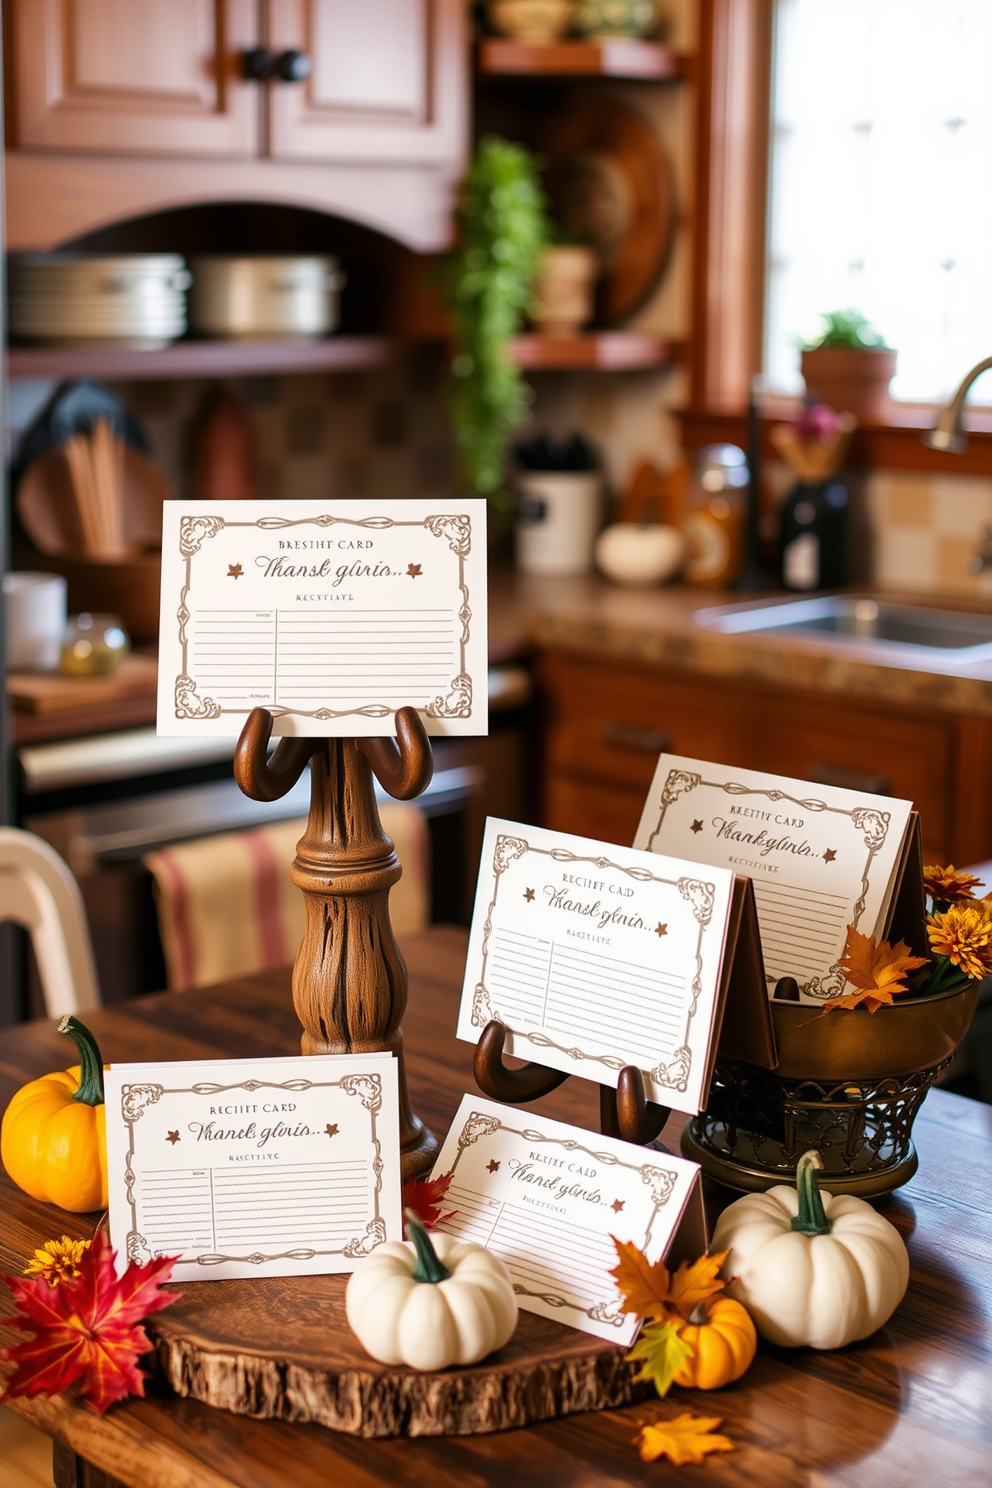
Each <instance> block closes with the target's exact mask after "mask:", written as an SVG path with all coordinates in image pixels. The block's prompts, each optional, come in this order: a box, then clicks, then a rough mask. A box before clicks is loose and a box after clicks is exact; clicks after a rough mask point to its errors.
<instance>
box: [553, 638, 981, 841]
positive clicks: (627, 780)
mask: <svg viewBox="0 0 992 1488" xmlns="http://www.w3.org/2000/svg"><path fill="white" fill-rule="evenodd" d="M538 680H539V684H540V687H541V690H542V694H543V709H544V718H545V724H546V736H545V746H544V755H543V766H542V800H543V813H542V820H543V821H544V823H545V825H547V826H549V827H552V828H555V829H557V830H559V831H564V832H576V833H579V834H581V835H584V836H593V837H600V838H604V839H605V840H607V841H611V842H620V843H629V842H632V841H633V837H634V832H635V830H636V828H637V824H638V822H639V820H640V815H641V810H642V808H643V806H644V800H645V797H646V794H647V790H648V787H649V785H650V783H651V778H652V776H653V774H654V767H655V764H656V762H657V757H658V755H659V753H661V751H662V750H663V749H664V750H667V751H669V752H671V753H674V754H684V755H690V756H695V757H696V758H699V759H710V760H716V761H719V762H720V763H722V764H728V765H740V766H742V767H744V768H747V769H753V770H770V771H774V772H775V773H776V774H780V775H791V776H794V777H796V778H798V779H803V780H816V781H820V782H822V783H824V784H833V785H841V786H846V787H849V788H852V789H855V790H869V791H873V792H876V793H879V794H883V795H892V796H898V797H902V798H904V799H908V800H911V801H913V802H914V804H915V806H916V808H917V810H918V811H919V812H920V819H921V824H922V828H923V847H924V857H925V860H926V861H927V862H941V863H949V862H954V863H968V862H975V861H978V860H981V859H983V858H987V857H988V856H989V855H990V853H989V850H990V847H992V790H990V788H989V786H988V785H987V784H986V779H987V776H988V770H987V767H983V766H982V763H981V762H982V760H983V759H984V760H986V761H987V760H988V759H989V758H990V757H992V719H989V718H977V717H970V716H967V715H960V714H954V713H941V712H939V711H936V710H933V709H924V708H923V707H921V706H913V705H904V704H900V703H895V702H888V701H884V702H881V701H880V702H876V701H874V700H873V701H866V700H864V699H863V698H860V697H854V696H845V695H844V694H835V693H832V694H830V695H824V694H822V693H814V692H810V691H806V690H803V689H801V688H797V687H791V686H786V685H781V686H779V685H775V684H770V683H768V682H764V681H761V682H757V681H753V680H751V679H749V678H746V677H743V676H728V677H720V676H702V675H693V674H692V673H689V672H678V671H675V670H666V669H663V668H655V667H651V666H644V665H640V664H636V663H627V662H618V661H616V660H615V659H605V658H603V657H601V656H599V657H597V656H592V655H584V654H581V653H578V652H566V651H560V650H554V649H551V650H548V651H546V652H544V654H543V655H542V656H541V657H540V660H539V667H538Z"/></svg>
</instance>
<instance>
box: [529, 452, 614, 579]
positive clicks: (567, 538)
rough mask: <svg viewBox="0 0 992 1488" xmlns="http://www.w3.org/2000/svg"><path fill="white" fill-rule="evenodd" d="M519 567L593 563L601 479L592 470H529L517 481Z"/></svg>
mask: <svg viewBox="0 0 992 1488" xmlns="http://www.w3.org/2000/svg"><path fill="white" fill-rule="evenodd" d="M517 492H518V501H517V567H518V568H519V569H520V572H521V573H530V574H583V573H588V572H589V570H590V569H591V568H592V551H593V544H594V543H595V541H596V534H597V532H598V531H599V528H600V520H601V515H602V507H603V481H602V477H601V476H600V475H599V474H598V472H596V471H594V470H581V471H574V470H554V471H536V470H530V471H527V472H526V473H525V474H523V475H521V476H520V478H519V480H518V481H517Z"/></svg>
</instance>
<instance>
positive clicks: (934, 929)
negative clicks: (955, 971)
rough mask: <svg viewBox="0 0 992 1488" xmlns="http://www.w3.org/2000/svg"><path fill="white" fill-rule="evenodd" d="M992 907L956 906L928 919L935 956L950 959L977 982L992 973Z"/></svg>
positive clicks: (977, 905) (952, 963)
mask: <svg viewBox="0 0 992 1488" xmlns="http://www.w3.org/2000/svg"><path fill="white" fill-rule="evenodd" d="M990 910H992V906H990V905H988V904H986V903H985V902H984V901H983V902H982V903H981V904H963V905H962V904H952V905H951V907H950V909H947V910H945V911H944V912H943V914H932V915H928V916H927V935H928V936H929V937H930V948H931V950H932V951H933V953H934V955H935V956H946V957H947V959H948V961H950V963H951V965H952V966H957V967H958V968H959V969H960V970H961V971H963V972H964V974H965V976H966V977H969V978H971V980H973V981H977V980H978V978H979V977H983V976H986V975H987V974H988V973H989V972H992V913H990Z"/></svg>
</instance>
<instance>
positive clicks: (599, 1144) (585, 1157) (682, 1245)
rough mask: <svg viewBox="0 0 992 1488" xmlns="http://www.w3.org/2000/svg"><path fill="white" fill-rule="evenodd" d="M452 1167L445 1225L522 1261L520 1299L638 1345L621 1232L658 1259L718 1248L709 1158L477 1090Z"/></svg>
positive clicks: (446, 1152)
mask: <svg viewBox="0 0 992 1488" xmlns="http://www.w3.org/2000/svg"><path fill="white" fill-rule="evenodd" d="M442 1173H451V1174H452V1180H451V1187H450V1188H449V1189H448V1191H447V1193H446V1194H445V1199H444V1202H445V1206H446V1207H450V1208H451V1209H453V1210H454V1211H455V1212H454V1216H453V1218H451V1219H443V1220H442V1221H441V1223H440V1225H439V1226H438V1228H439V1229H442V1230H446V1231H447V1232H448V1234H450V1235H454V1236H455V1237H456V1238H457V1239H459V1240H473V1241H475V1242H476V1244H478V1245H484V1246H485V1247H486V1249H487V1250H491V1251H492V1252H493V1253H494V1254H495V1255H498V1256H499V1257H500V1258H501V1259H502V1260H504V1261H505V1262H506V1264H507V1266H508V1267H509V1268H510V1276H511V1278H512V1280H513V1290H514V1291H515V1292H516V1294H517V1300H518V1302H519V1303H520V1306H521V1307H523V1308H525V1309H526V1310H527V1311H528V1312H537V1313H540V1315H541V1316H542V1317H547V1318H554V1319H555V1321H556V1322H559V1323H567V1324H569V1326H571V1327H573V1328H581V1329H582V1331H583V1332H584V1333H595V1334H596V1335H597V1336H598V1337H599V1338H609V1339H611V1340H612V1341H613V1342H615V1343H619V1344H623V1345H626V1344H629V1343H630V1342H632V1340H633V1338H634V1335H635V1333H636V1332H637V1329H638V1326H639V1324H638V1321H637V1319H636V1318H634V1317H631V1316H630V1315H629V1314H627V1313H621V1312H620V1310H619V1304H620V1294H619V1292H618V1291H617V1286H616V1282H615V1280H614V1278H613V1277H612V1276H611V1275H610V1271H611V1270H612V1269H613V1267H615V1266H616V1264H617V1253H616V1248H615V1246H614V1245H613V1241H612V1239H611V1236H613V1235H615V1236H616V1237H617V1239H618V1240H627V1241H630V1242H632V1243H633V1244H634V1245H636V1246H638V1247H639V1249H640V1250H642V1251H643V1252H644V1254H645V1255H646V1256H647V1258H648V1260H649V1261H658V1260H661V1259H662V1258H664V1257H666V1256H667V1257H669V1258H670V1261H671V1263H672V1264H674V1263H675V1262H676V1261H679V1260H688V1259H693V1260H694V1259H695V1258H696V1256H698V1255H701V1254H702V1253H703V1251H705V1249H706V1222H705V1217H704V1214H703V1202H702V1191H701V1186H700V1183H699V1168H698V1167H697V1165H696V1164H695V1163H693V1162H688V1161H686V1159H685V1158H681V1157H671V1156H669V1154H668V1153H663V1152H656V1151H652V1150H651V1149H649V1148H643V1147H635V1146H632V1145H631V1144H630V1143H629V1142H620V1141H617V1140H616V1139H614V1138H612V1137H602V1136H600V1135H599V1134H598V1133H596V1132H588V1131H584V1130H583V1129H582V1128H581V1127H577V1126H566V1125H564V1124H563V1123H562V1122H560V1121H549V1120H548V1119H547V1118H546V1117H542V1116H535V1115H534V1114H533V1112H531V1111H514V1110H512V1109H511V1108H510V1107H508V1106H500V1105H497V1104H496V1103H495V1102H493V1101H487V1100H482V1099H480V1098H479V1097H478V1096H474V1095H466V1096H465V1097H464V1098H463V1099H462V1103H461V1105H460V1106H459V1108H458V1113H457V1115H456V1116H455V1119H454V1121H453V1122H452V1125H451V1129H450V1131H449V1132H448V1135H447V1137H446V1138H445V1140H444V1146H443V1147H442V1148H441V1152H440V1155H439V1156H438V1159H437V1162H436V1164H435V1166H434V1176H435V1177H438V1176H439V1175H440V1174H442Z"/></svg>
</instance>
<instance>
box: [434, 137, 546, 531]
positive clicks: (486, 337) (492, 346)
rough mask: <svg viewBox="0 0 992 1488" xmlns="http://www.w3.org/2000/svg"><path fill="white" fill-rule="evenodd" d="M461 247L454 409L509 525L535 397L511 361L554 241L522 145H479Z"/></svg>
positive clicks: (479, 487)
mask: <svg viewBox="0 0 992 1488" xmlns="http://www.w3.org/2000/svg"><path fill="white" fill-rule="evenodd" d="M455 217H456V222H457V229H458V242H457V245H456V247H455V248H454V249H453V251H452V252H451V253H450V254H449V256H448V258H447V260H446V263H445V268H444V286H445V300H446V304H447V307H448V311H449V313H450V316H451V320H452V325H453V331H454V339H455V355H454V358H453V360H452V364H451V372H452V389H451V397H450V407H451V415H452V421H453V424H454V430H455V439H456V442H457V445H458V449H459V453H460V455H461V461H462V466H463V469H464V471H465V474H466V476H467V477H468V480H469V482H470V483H471V485H472V486H473V487H474V489H475V490H476V491H478V492H480V493H481V494H482V495H484V496H489V497H490V498H492V500H493V504H494V506H495V508H496V511H497V513H498V514H499V515H500V516H502V517H504V518H506V517H508V515H509V513H510V512H511V511H512V509H513V498H512V496H511V495H510V493H509V492H508V491H506V488H505V485H504V464H505V460H506V451H507V439H508V436H509V434H510V431H511V430H512V429H513V428H514V427H515V426H516V425H517V424H518V423H520V421H521V420H522V418H523V416H524V414H525V413H526V411H527V409H528V407H529V405H530V401H531V394H530V389H529V388H528V386H527V384H526V383H525V382H524V380H523V377H522V375H521V373H520V370H519V368H518V367H516V366H514V365H513V363H512V362H511V361H510V359H509V357H508V355H507V346H508V342H509V341H510V338H511V337H512V336H513V335H515V334H516V332H517V331H518V330H519V329H520V325H521V322H522V320H523V317H524V315H525V313H526V312H527V310H528V309H529V307H530V304H531V296H532V291H533V284H534V278H535V275H536V274H537V271H538V269H539V266H540V264H541V259H542V255H543V253H544V249H545V246H546V244H547V242H548V239H549V223H548V216H547V207H546V201H545V197H544V193H543V192H542V190H541V187H540V183H539V180H538V165H537V161H536V160H535V158H534V156H533V155H532V154H531V153H530V151H529V150H527V149H525V148H524V146H523V145H518V144H513V143H511V142H510V141H509V140H504V139H498V138H493V137H490V138H488V139H484V140H483V141H482V143H481V144H480V145H479V146H478V149H477V150H476V152H475V156H474V158H473V160H472V162H471V164H470V166H469V170H468V173H467V175H466V177H465V180H464V182H463V184H462V189H461V194H460V197H459V201H458V205H457V207H456V210H455Z"/></svg>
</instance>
